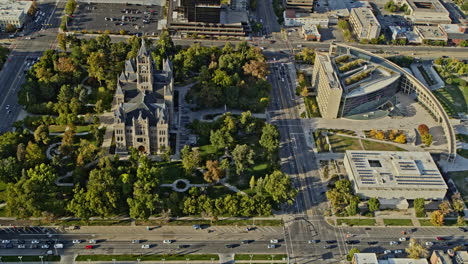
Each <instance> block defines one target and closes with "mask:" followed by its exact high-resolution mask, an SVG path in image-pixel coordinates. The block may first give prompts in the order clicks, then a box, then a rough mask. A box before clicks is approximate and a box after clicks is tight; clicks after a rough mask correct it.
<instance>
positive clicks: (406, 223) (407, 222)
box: [383, 219, 413, 226]
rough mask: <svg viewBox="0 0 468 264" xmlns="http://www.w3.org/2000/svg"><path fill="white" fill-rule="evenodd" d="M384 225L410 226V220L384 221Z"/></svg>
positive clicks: (411, 223)
mask: <svg viewBox="0 0 468 264" xmlns="http://www.w3.org/2000/svg"><path fill="white" fill-rule="evenodd" d="M383 221H384V224H386V225H389V226H412V225H413V222H412V221H411V219H384V220H383Z"/></svg>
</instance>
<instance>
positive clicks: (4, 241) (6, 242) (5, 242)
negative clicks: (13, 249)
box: [2, 239, 11, 244]
mask: <svg viewBox="0 0 468 264" xmlns="http://www.w3.org/2000/svg"><path fill="white" fill-rule="evenodd" d="M10 242H11V241H10V240H6V239H4V240H2V244H9V243H10Z"/></svg>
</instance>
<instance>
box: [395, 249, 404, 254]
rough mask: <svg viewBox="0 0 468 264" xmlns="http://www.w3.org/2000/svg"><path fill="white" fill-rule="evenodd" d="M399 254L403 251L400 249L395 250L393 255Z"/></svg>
mask: <svg viewBox="0 0 468 264" xmlns="http://www.w3.org/2000/svg"><path fill="white" fill-rule="evenodd" d="M401 253H403V250H401V249H397V250H395V254H401Z"/></svg>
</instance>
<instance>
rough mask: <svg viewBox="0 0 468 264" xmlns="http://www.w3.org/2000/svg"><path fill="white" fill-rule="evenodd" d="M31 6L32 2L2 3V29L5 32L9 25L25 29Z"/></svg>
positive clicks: (0, 7) (0, 25) (0, 27)
mask: <svg viewBox="0 0 468 264" xmlns="http://www.w3.org/2000/svg"><path fill="white" fill-rule="evenodd" d="M31 5H32V1H5V0H2V1H0V29H1V30H2V31H5V28H6V26H7V25H9V24H11V25H13V26H15V27H16V28H21V27H23V24H24V20H25V19H26V15H27V14H28V10H29V9H30V8H31Z"/></svg>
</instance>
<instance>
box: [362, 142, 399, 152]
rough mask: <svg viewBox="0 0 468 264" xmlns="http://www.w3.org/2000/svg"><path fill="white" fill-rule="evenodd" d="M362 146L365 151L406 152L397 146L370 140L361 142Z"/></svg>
mask: <svg viewBox="0 0 468 264" xmlns="http://www.w3.org/2000/svg"><path fill="white" fill-rule="evenodd" d="M362 145H363V146H364V148H365V149H366V150H382V151H406V150H405V149H402V148H400V147H398V146H395V145H392V144H386V143H380V142H376V141H370V140H362Z"/></svg>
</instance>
